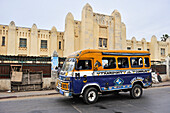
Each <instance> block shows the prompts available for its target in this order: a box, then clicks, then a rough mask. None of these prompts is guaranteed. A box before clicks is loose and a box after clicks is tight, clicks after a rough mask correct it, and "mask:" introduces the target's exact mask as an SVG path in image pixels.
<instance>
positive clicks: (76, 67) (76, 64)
mask: <svg viewBox="0 0 170 113" xmlns="http://www.w3.org/2000/svg"><path fill="white" fill-rule="evenodd" d="M75 69H76V70H77V71H79V70H80V69H79V67H78V61H77V62H76V63H75Z"/></svg>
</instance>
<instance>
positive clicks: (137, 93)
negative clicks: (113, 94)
mask: <svg viewBox="0 0 170 113" xmlns="http://www.w3.org/2000/svg"><path fill="white" fill-rule="evenodd" d="M142 93H143V91H142V87H141V85H139V84H135V85H134V86H133V87H132V89H131V90H130V96H131V98H134V99H138V98H140V97H141V96H142Z"/></svg>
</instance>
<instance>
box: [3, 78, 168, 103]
mask: <svg viewBox="0 0 170 113" xmlns="http://www.w3.org/2000/svg"><path fill="white" fill-rule="evenodd" d="M164 86H170V81H166V82H161V83H158V84H152V87H164ZM56 94H58V92H57V91H55V90H42V91H26V92H0V100H1V99H7V98H19V97H32V96H43V95H56Z"/></svg>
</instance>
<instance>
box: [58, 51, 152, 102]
mask: <svg viewBox="0 0 170 113" xmlns="http://www.w3.org/2000/svg"><path fill="white" fill-rule="evenodd" d="M150 64H151V63H150V54H149V52H147V51H129V50H124V51H122V50H92V49H87V50H82V51H78V52H75V53H73V54H72V55H70V56H68V58H67V59H66V61H65V62H64V65H63V67H62V70H61V71H60V74H59V78H58V79H57V83H56V87H57V88H56V90H57V91H58V92H60V93H61V94H62V95H65V96H73V97H79V96H80V95H82V96H83V100H84V102H85V103H87V104H92V103H95V102H96V101H97V99H98V94H99V92H100V94H105V93H118V92H120V91H130V96H131V97H132V98H135V99H138V98H140V97H141V96H142V92H143V90H142V88H147V87H149V86H151V83H152V77H151V70H150V66H151V65H150Z"/></svg>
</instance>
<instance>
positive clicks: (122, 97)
mask: <svg viewBox="0 0 170 113" xmlns="http://www.w3.org/2000/svg"><path fill="white" fill-rule="evenodd" d="M104 112H105V113H169V112H170V87H159V88H149V89H146V90H144V93H143V96H142V97H141V98H140V99H131V98H130V96H129V93H124V92H122V93H120V94H119V95H105V96H101V97H99V100H98V102H97V103H96V104H92V105H86V104H84V102H83V99H82V98H80V99H76V100H73V99H72V98H68V97H63V96H62V95H59V94H58V95H48V96H37V97H29V98H28V97H25V98H14V99H2V100H0V113H104Z"/></svg>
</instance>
